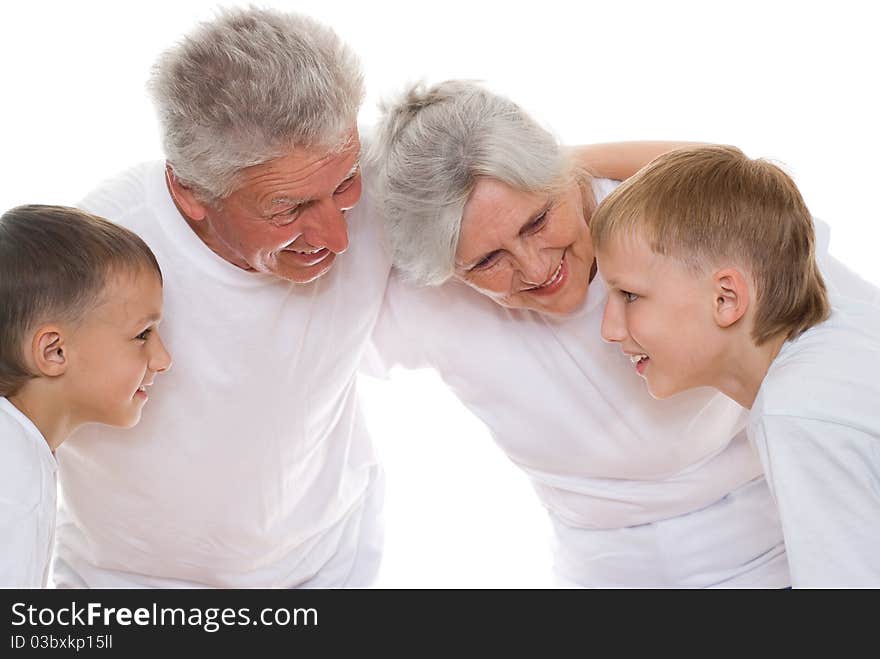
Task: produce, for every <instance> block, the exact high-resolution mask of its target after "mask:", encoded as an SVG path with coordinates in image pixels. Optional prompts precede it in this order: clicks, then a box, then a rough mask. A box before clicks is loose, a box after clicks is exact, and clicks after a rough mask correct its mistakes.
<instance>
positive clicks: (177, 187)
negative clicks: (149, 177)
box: [165, 162, 208, 222]
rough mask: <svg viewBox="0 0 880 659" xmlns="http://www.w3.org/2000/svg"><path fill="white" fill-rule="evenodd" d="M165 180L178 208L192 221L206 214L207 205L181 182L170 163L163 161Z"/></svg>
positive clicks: (196, 220)
mask: <svg viewBox="0 0 880 659" xmlns="http://www.w3.org/2000/svg"><path fill="white" fill-rule="evenodd" d="M165 180H166V181H167V183H168V191H169V192H170V193H171V198H172V199H173V200H174V204H175V205H176V206H177V208H178V210H180V212H181V213H183V214H184V215H185V216H186V217H187V218H188V219H190V220H192V221H193V222H198V221H199V220H204V219H205V217H206V216H207V214H208V209H207V207H206V206H205V205H204V204H203V203H202V202H201V201H199V200H198V198H197V197H196V195H195V193H194V192H193V191H192V188H190V187H189V186H186V185H184V184H183V183H181V181H180V179H178V178H177V176H176V175H175V174H174V168H173V167H172V166H171V163H169V162H166V163H165Z"/></svg>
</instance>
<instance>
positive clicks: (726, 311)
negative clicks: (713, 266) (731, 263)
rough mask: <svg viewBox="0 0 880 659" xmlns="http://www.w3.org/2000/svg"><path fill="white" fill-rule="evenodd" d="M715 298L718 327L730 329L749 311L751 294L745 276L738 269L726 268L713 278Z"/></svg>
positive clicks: (715, 314)
mask: <svg viewBox="0 0 880 659" xmlns="http://www.w3.org/2000/svg"><path fill="white" fill-rule="evenodd" d="M712 290H713V293H714V296H715V301H714V304H713V313H714V316H715V322H716V324H717V325H718V327H730V326H731V325H733V324H734V323H736V322H737V321H738V320H739V319H740V318H742V317H743V316H744V315H745V313H746V311H748V309H749V303H750V302H751V293H750V292H749V283H748V280H747V279H746V277H745V275H743V273H742V272H741V271H740V270H737V269H736V268H724V269H723V270H719V271H718V272H716V273H715V274H714V275H713V277H712Z"/></svg>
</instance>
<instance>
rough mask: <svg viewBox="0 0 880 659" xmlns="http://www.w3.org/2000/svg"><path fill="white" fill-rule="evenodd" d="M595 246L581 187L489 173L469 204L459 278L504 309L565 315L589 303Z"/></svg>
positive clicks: (457, 268)
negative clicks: (553, 188)
mask: <svg viewBox="0 0 880 659" xmlns="http://www.w3.org/2000/svg"><path fill="white" fill-rule="evenodd" d="M592 266H593V245H592V243H591V242H590V231H589V229H588V227H587V222H586V219H585V218H584V203H583V199H582V198H581V193H580V190H579V189H578V186H577V185H574V184H572V185H571V186H569V188H568V189H567V190H565V191H562V192H560V193H558V194H556V195H552V196H551V195H547V194H540V193H534V192H523V191H522V190H517V189H515V188H512V187H511V186H509V185H507V184H506V183H502V182H501V181H498V180H496V179H492V178H483V179H481V180H480V181H479V182H478V183H477V185H476V186H475V187H474V190H473V192H472V193H471V195H470V197H469V198H468V201H467V203H466V204H465V207H464V212H463V214H462V220H461V234H460V236H459V240H458V248H457V250H456V253H455V277H456V278H457V279H460V280H462V281H463V282H465V283H466V284H468V285H469V286H471V287H473V288H475V289H476V290H478V291H479V292H480V293H482V294H483V295H486V296H488V297H489V298H491V299H492V300H494V301H495V302H497V303H498V304H500V305H502V306H505V307H513V308H519V309H533V310H535V311H540V312H544V313H552V314H566V313H571V312H572V311H574V310H576V309H577V308H578V307H579V306H580V305H581V304H582V303H583V301H584V299H585V298H586V295H587V288H588V287H589V285H590V284H589V282H590V274H591V272H590V271H591V268H592Z"/></svg>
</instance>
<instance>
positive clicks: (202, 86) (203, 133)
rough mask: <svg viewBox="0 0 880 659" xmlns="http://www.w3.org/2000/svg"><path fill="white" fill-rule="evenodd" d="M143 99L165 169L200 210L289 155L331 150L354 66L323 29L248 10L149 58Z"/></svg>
mask: <svg viewBox="0 0 880 659" xmlns="http://www.w3.org/2000/svg"><path fill="white" fill-rule="evenodd" d="M148 90H149V91H150V94H151V96H152V97H153V100H154V102H155V104H156V108H157V111H158V114H159V120H160V123H161V127H162V134H163V143H164V147H165V154H166V158H167V159H168V162H169V163H170V164H171V167H172V168H173V170H174V173H175V175H176V176H177V177H178V178H179V179H180V180H181V182H183V183H184V184H185V185H188V186H190V187H192V188H193V190H194V191H195V192H196V193H197V194H198V195H199V196H200V197H201V198H202V199H203V200H204V201H208V202H211V201H217V200H219V199H222V198H224V197H226V196H228V195H229V194H230V193H231V192H232V191H233V190H234V189H235V186H236V178H237V174H238V172H239V171H240V170H242V169H244V168H245V167H250V166H252V165H258V164H260V163H264V162H267V161H269V160H272V159H274V158H277V157H279V156H281V155H284V153H285V152H286V151H287V150H288V149H290V148H291V147H292V146H297V147H328V148H329V149H332V148H340V147H341V146H342V143H343V142H344V139H345V137H346V136H347V135H348V133H349V132H350V131H351V129H352V128H353V127H354V126H355V123H356V121H357V114H358V109H359V108H360V105H361V102H362V101H363V97H364V83H363V74H362V73H361V67H360V62H359V60H358V58H357V56H356V55H355V54H354V53H353V52H352V51H351V50H350V49H349V48H348V47H347V46H346V45H345V44H344V43H343V42H342V41H341V40H340V39H339V37H338V36H337V35H336V33H335V32H333V30H331V29H330V28H328V27H326V26H324V25H322V24H321V23H318V22H317V21H315V20H313V19H311V18H309V17H307V16H303V15H298V14H292V13H284V12H280V11H276V10H273V9H257V8H255V7H250V8H248V9H226V10H221V11H220V12H219V14H218V16H217V17H216V19H215V20H213V21H210V22H205V23H201V24H199V25H198V26H197V27H196V28H195V29H194V30H193V31H192V32H191V33H190V34H188V35H187V36H185V37H184V38H183V39H182V41H181V42H179V43H178V44H177V45H175V46H174V47H172V48H170V49H169V50H167V51H165V52H164V53H163V54H162V55H161V56H160V57H159V59H158V60H157V62H156V64H155V65H154V67H153V72H152V76H151V79H150V82H149V84H148Z"/></svg>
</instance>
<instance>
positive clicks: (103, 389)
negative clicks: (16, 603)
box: [0, 205, 171, 588]
mask: <svg viewBox="0 0 880 659" xmlns="http://www.w3.org/2000/svg"><path fill="white" fill-rule="evenodd" d="M161 314H162V274H161V272H160V270H159V265H158V263H157V262H156V259H155V256H154V255H153V253H152V252H151V251H150V249H149V248H148V247H147V246H146V244H145V243H144V242H143V241H142V240H141V239H140V238H138V237H137V236H136V235H135V234H134V233H132V232H131V231H129V230H127V229H124V228H122V227H120V226H117V225H115V224H113V223H111V222H108V221H107V220H104V219H102V218H99V217H96V216H94V215H90V214H88V213H84V212H82V211H79V210H76V209H73V208H65V207H60V206H36V205H33V206H19V207H17V208H13V209H12V210H10V211H7V212H6V213H4V214H3V216H2V217H0V586H2V587H9V586H15V587H31V588H33V587H41V586H45V585H46V581H47V574H48V566H49V561H50V555H51V551H52V544H53V538H54V531H55V507H56V484H55V473H56V469H57V465H56V462H55V449H57V448H58V446H60V445H61V443H62V442H63V441H64V440H65V439H66V438H67V437H68V436H69V435H70V434H71V433H72V432H73V431H74V430H76V428H78V427H79V426H81V425H83V424H85V423H90V422H99V423H104V424H109V425H113V426H120V427H130V426H133V425H135V424H136V423H137V422H138V420H139V419H140V416H141V411H142V410H143V407H144V404H145V403H146V401H147V398H148V394H147V391H148V388H149V387H150V385H151V384H152V383H153V379H154V378H155V376H156V373H160V372H162V371H165V370H167V369H168V368H169V366H170V365H171V358H170V356H169V355H168V352H167V351H166V350H165V347H164V345H163V344H162V340H161V338H160V337H159V333H158V331H157V325H158V324H159V322H160V320H161ZM96 468H98V469H100V466H99V465H98V466H96ZM119 477H120V478H124V475H122V474H121V475H120V476H119Z"/></svg>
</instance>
